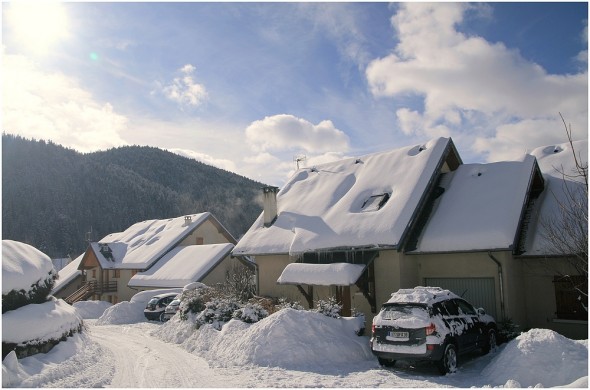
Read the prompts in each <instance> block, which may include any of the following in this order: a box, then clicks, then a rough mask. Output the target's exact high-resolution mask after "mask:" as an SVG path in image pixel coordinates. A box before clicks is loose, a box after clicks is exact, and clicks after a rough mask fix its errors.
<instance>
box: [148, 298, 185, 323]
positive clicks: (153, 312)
mask: <svg viewBox="0 0 590 390" xmlns="http://www.w3.org/2000/svg"><path fill="white" fill-rule="evenodd" d="M177 296H178V293H165V294H159V295H156V296H154V297H152V299H150V300H149V302H148V303H147V306H146V307H145V310H144V311H143V314H144V315H145V318H147V319H148V320H150V321H162V322H163V321H164V311H165V310H166V306H168V304H169V303H170V302H172V301H173V300H174V298H176V297H177Z"/></svg>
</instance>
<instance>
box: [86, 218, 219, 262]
mask: <svg viewBox="0 0 590 390" xmlns="http://www.w3.org/2000/svg"><path fill="white" fill-rule="evenodd" d="M189 217H190V218H189ZM213 218H214V217H213V216H212V215H211V214H210V213H208V212H205V213H201V214H192V215H187V216H182V217H177V218H169V219H161V220H158V219H152V220H148V221H143V222H138V223H136V224H134V225H132V226H130V227H129V228H128V229H126V230H125V231H123V232H119V233H112V234H109V235H107V236H105V237H104V238H103V239H102V240H100V241H99V242H94V243H91V244H90V247H91V248H92V250H93V251H94V253H95V255H96V257H97V259H98V261H99V262H100V266H101V267H102V268H104V269H111V268H120V269H147V268H149V267H150V266H151V265H152V264H154V262H156V261H157V260H158V259H159V258H161V257H162V256H163V255H164V254H166V253H167V252H168V251H169V250H170V249H172V248H173V247H174V246H175V245H177V244H178V243H180V242H181V241H182V240H183V239H184V238H185V237H187V236H188V235H190V233H191V232H193V231H194V230H195V229H196V228H198V227H199V226H200V225H201V224H202V223H203V222H205V221H206V220H208V219H213Z"/></svg>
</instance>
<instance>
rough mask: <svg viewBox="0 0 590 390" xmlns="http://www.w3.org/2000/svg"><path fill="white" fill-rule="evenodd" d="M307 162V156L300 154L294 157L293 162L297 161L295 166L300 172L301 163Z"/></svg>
mask: <svg viewBox="0 0 590 390" xmlns="http://www.w3.org/2000/svg"><path fill="white" fill-rule="evenodd" d="M306 160H307V156H306V155H305V154H299V155H295V156H293V161H295V166H296V167H297V169H298V170H299V163H300V162H305V161H306Z"/></svg>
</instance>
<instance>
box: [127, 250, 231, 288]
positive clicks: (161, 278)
mask: <svg viewBox="0 0 590 390" xmlns="http://www.w3.org/2000/svg"><path fill="white" fill-rule="evenodd" d="M233 247H234V245H233V244H230V243H227V244H212V245H189V246H182V247H176V248H174V249H172V250H171V251H170V252H168V253H167V254H166V255H165V256H164V257H162V259H160V260H159V261H158V262H157V263H156V264H155V265H154V266H153V267H151V268H150V269H148V270H147V271H145V272H139V273H137V274H136V275H134V276H133V277H132V278H131V280H130V281H129V286H130V287H138V286H141V287H161V288H164V287H183V286H185V285H187V284H189V283H191V282H198V281H200V280H202V278H203V277H205V276H206V275H207V274H208V273H209V271H211V270H212V269H213V268H215V266H217V264H219V263H220V262H221V261H222V260H223V259H224V258H225V257H227V256H228V255H229V254H230V252H231V250H232V249H233Z"/></svg>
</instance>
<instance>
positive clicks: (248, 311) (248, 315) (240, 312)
mask: <svg viewBox="0 0 590 390" xmlns="http://www.w3.org/2000/svg"><path fill="white" fill-rule="evenodd" d="M265 317H268V311H266V310H265V309H264V308H263V307H262V306H261V305H259V304H258V303H246V304H245V305H244V306H242V307H240V308H239V309H237V310H236V311H234V314H233V318H235V319H238V320H240V321H243V322H245V323H247V324H253V323H254V322H258V321H260V320H261V319H263V318H265Z"/></svg>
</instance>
